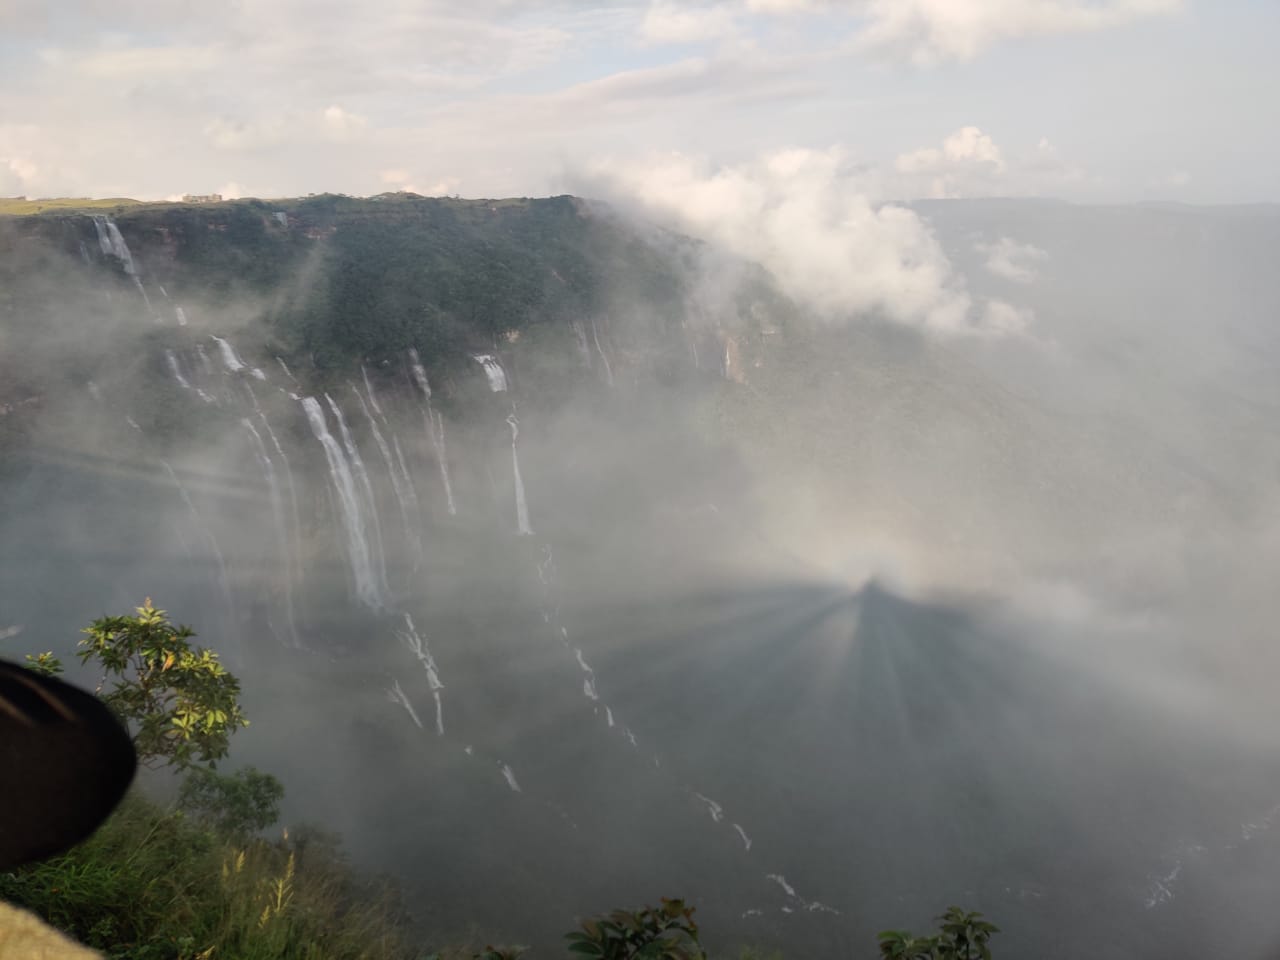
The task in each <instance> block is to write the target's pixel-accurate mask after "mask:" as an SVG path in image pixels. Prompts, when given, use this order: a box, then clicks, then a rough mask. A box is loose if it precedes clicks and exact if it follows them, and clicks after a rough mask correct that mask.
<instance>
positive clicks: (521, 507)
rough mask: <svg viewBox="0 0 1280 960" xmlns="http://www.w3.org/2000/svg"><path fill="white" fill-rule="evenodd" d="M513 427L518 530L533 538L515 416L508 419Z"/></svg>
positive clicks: (518, 427)
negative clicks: (525, 495)
mask: <svg viewBox="0 0 1280 960" xmlns="http://www.w3.org/2000/svg"><path fill="white" fill-rule="evenodd" d="M507 424H508V425H509V426H510V427H511V471H512V474H513V476H514V477H515V483H516V528H517V529H518V530H519V531H520V534H521V535H522V536H532V535H533V528H532V527H530V526H529V504H528V502H527V501H526V500H525V497H524V481H523V480H522V479H521V478H520V454H519V453H518V452H516V440H517V438H519V436H520V422H519V421H518V420H517V419H516V418H515V414H512V415H511V416H509V417H507Z"/></svg>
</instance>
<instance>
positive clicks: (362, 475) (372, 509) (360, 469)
mask: <svg viewBox="0 0 1280 960" xmlns="http://www.w3.org/2000/svg"><path fill="white" fill-rule="evenodd" d="M324 398H325V400H326V401H327V402H328V404H329V409H330V410H332V411H333V416H334V418H335V419H336V420H337V421H338V433H339V435H340V436H341V437H342V445H343V446H344V447H345V448H346V450H347V456H348V457H350V458H351V469H352V470H353V471H354V473H355V476H356V479H357V480H359V481H360V488H361V490H362V491H363V492H364V509H365V510H366V511H367V516H368V518H369V527H370V528H371V529H372V530H373V542H372V550H371V554H370V555H371V557H372V559H373V562H374V572H375V574H376V575H377V577H378V585H379V588H380V590H381V593H382V596H384V597H385V596H387V595H388V594H389V593H390V592H391V589H390V588H389V587H388V586H387V559H386V553H385V552H384V551H383V547H382V524H381V523H380V522H379V520H378V498H377V496H375V495H374V492H373V483H372V482H371V481H370V480H369V471H368V470H366V469H365V466H364V459H363V458H362V457H361V456H360V448H359V447H357V446H356V441H355V439H354V438H353V437H352V436H351V431H350V430H349V429H348V428H347V418H346V417H345V416H343V414H342V408H341V407H340V406H338V404H337V403H336V402H335V401H334V399H333V397H331V396H329V395H328V394H327V393H326V394H325V395H324Z"/></svg>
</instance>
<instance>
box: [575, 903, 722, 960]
mask: <svg viewBox="0 0 1280 960" xmlns="http://www.w3.org/2000/svg"><path fill="white" fill-rule="evenodd" d="M581 926H582V929H581V931H574V932H573V933H569V934H566V935H565V938H566V939H567V940H568V941H569V951H570V952H571V953H573V954H575V955H576V956H578V957H581V958H584V960H586V958H596V960H706V956H707V955H706V953H705V952H704V951H703V949H702V945H701V943H700V942H699V941H698V925H697V924H696V923H694V921H693V907H689V906H686V905H685V903H684V901H683V900H669V899H667V898H666V897H663V898H662V904H661V906H659V907H658V908H657V909H654V908H653V907H645V908H644V909H643V910H636V911H629V910H615V911H614V912H613V913H611V914H609V915H608V916H607V917H600V918H597V919H594V920H584V921H583V922H582V924H581Z"/></svg>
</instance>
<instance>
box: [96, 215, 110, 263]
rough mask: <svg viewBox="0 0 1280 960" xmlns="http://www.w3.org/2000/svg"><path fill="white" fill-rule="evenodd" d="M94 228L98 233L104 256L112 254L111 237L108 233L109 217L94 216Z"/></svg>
mask: <svg viewBox="0 0 1280 960" xmlns="http://www.w3.org/2000/svg"><path fill="white" fill-rule="evenodd" d="M93 229H94V230H95V231H96V232H97V234H98V248H99V249H100V250H101V251H102V255H103V256H104V257H109V256H111V255H112V250H111V237H109V236H108V235H107V218H106V217H99V216H95V217H94V218H93Z"/></svg>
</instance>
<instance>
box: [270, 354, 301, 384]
mask: <svg viewBox="0 0 1280 960" xmlns="http://www.w3.org/2000/svg"><path fill="white" fill-rule="evenodd" d="M276 363H278V364H280V369H281V370H283V371H284V375H285V376H286V377H288V378H289V379H290V380H292V381H293V382H294V383H295V384H297V385H298V386H301V384H298V378H297V377H295V376H294V375H293V374H292V373H290V372H289V365H288V364H286V363H285V362H284V361H283V360H281V359H280V358H279V357H276Z"/></svg>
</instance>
